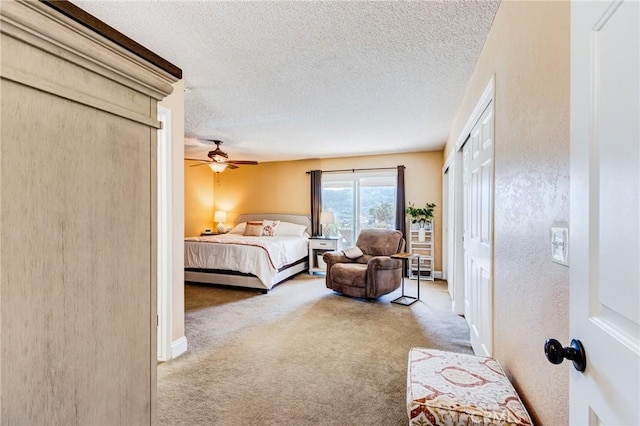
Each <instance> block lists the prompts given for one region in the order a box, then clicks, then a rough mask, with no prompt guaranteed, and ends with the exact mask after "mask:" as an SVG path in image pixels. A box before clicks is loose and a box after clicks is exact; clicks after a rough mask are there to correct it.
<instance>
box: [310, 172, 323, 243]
mask: <svg viewBox="0 0 640 426" xmlns="http://www.w3.org/2000/svg"><path fill="white" fill-rule="evenodd" d="M310 175H311V235H312V236H314V237H315V236H318V235H320V234H321V232H320V213H321V212H322V170H311V172H310Z"/></svg>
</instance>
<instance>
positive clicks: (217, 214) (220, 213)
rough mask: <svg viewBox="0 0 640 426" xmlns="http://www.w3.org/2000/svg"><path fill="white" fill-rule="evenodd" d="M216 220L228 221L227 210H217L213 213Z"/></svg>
mask: <svg viewBox="0 0 640 426" xmlns="http://www.w3.org/2000/svg"><path fill="white" fill-rule="evenodd" d="M213 221H214V222H226V221H227V212H223V211H221V210H218V211H216V212H215V213H214V214H213Z"/></svg>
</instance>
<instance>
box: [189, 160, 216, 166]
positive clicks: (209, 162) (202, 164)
mask: <svg viewBox="0 0 640 426" xmlns="http://www.w3.org/2000/svg"><path fill="white" fill-rule="evenodd" d="M211 163H213V161H207V162H206V163H200V164H192V165H191V166H189V167H198V166H205V165H207V164H211Z"/></svg>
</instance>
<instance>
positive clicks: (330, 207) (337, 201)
mask: <svg viewBox="0 0 640 426" xmlns="http://www.w3.org/2000/svg"><path fill="white" fill-rule="evenodd" d="M396 191H397V172H396V171H395V170H384V171H376V172H371V171H369V172H354V173H323V175H322V211H328V212H333V213H334V215H335V218H336V224H335V226H334V228H335V230H334V233H337V234H338V235H339V236H342V243H343V246H345V247H351V246H353V245H354V244H355V241H356V239H357V237H358V234H359V233H360V231H361V230H362V229H367V228H383V229H395V224H396Z"/></svg>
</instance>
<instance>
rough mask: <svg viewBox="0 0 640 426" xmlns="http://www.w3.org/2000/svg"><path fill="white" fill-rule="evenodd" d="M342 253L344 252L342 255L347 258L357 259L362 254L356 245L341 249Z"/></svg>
mask: <svg viewBox="0 0 640 426" xmlns="http://www.w3.org/2000/svg"><path fill="white" fill-rule="evenodd" d="M342 253H344V255H345V256H346V257H348V258H349V259H357V258H359V257H360V256H362V255H363V254H364V253H363V252H362V250H360V247H358V246H356V247H350V248H346V249H344V250H342Z"/></svg>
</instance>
